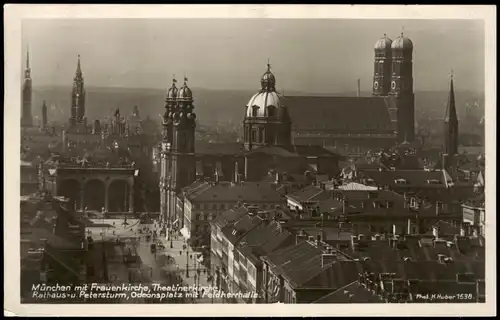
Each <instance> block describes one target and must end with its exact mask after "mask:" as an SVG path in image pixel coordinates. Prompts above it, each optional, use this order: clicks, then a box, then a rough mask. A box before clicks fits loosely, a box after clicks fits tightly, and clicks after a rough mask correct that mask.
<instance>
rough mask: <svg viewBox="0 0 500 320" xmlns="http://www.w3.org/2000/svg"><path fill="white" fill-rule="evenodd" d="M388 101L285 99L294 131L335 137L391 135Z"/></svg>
mask: <svg viewBox="0 0 500 320" xmlns="http://www.w3.org/2000/svg"><path fill="white" fill-rule="evenodd" d="M391 103H392V100H391V98H382V97H380V98H379V97H314V96H287V97H285V105H286V106H287V109H288V112H289V114H290V118H291V120H292V124H293V127H292V128H293V130H294V131H299V132H300V131H302V130H329V131H335V132H338V133H350V134H353V133H354V134H356V133H393V132H394V128H393V125H392V123H391V119H390V116H389V110H388V108H389V106H390V104H391Z"/></svg>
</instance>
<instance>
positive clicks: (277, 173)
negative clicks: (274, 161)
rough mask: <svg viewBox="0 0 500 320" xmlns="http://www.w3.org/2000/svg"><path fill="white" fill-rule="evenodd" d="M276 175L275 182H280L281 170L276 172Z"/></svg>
mask: <svg viewBox="0 0 500 320" xmlns="http://www.w3.org/2000/svg"><path fill="white" fill-rule="evenodd" d="M275 177H276V178H275V179H274V182H276V183H280V182H281V181H280V173H279V172H276V175H275Z"/></svg>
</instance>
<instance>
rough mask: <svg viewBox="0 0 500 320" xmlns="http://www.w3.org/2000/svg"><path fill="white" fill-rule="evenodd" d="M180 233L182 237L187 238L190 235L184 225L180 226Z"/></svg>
mask: <svg viewBox="0 0 500 320" xmlns="http://www.w3.org/2000/svg"><path fill="white" fill-rule="evenodd" d="M181 234H182V236H183V237H184V238H186V239H189V238H190V236H191V235H190V234H189V230H188V229H187V228H186V227H184V228H182V229H181Z"/></svg>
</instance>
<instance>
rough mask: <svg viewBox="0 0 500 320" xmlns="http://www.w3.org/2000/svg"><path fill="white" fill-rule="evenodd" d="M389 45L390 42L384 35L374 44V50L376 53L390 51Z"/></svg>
mask: <svg viewBox="0 0 500 320" xmlns="http://www.w3.org/2000/svg"><path fill="white" fill-rule="evenodd" d="M391 44H392V40H391V39H390V38H389V37H387V34H385V33H384V36H383V37H382V38H380V39H378V41H377V42H375V50H376V51H387V50H389V49H391Z"/></svg>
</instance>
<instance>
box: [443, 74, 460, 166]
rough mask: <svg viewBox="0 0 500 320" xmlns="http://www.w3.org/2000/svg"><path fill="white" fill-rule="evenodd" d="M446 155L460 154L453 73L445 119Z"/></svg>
mask: <svg viewBox="0 0 500 320" xmlns="http://www.w3.org/2000/svg"><path fill="white" fill-rule="evenodd" d="M444 153H445V154H447V155H448V156H449V157H453V156H455V155H457V154H458V117H457V109H456V107H455V89H454V87H453V73H452V75H451V80H450V92H449V95H448V103H447V105H446V114H445V117H444Z"/></svg>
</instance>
